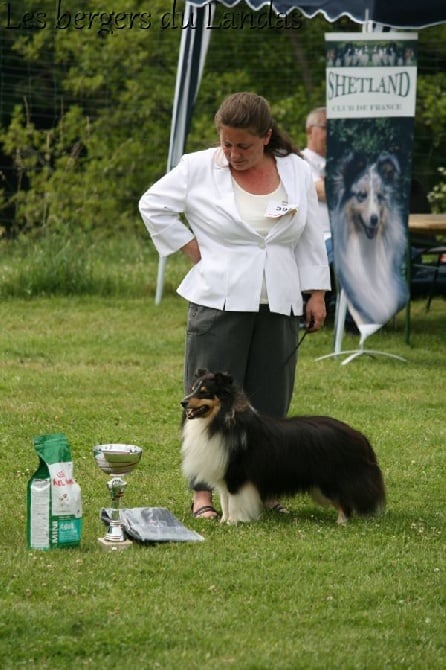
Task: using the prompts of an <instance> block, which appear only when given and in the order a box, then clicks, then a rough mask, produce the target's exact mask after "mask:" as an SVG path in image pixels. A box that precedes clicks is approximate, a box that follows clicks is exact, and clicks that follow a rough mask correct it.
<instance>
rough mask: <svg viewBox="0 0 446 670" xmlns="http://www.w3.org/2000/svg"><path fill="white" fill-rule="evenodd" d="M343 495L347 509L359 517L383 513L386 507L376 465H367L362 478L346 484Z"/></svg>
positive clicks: (383, 488)
mask: <svg viewBox="0 0 446 670" xmlns="http://www.w3.org/2000/svg"><path fill="white" fill-rule="evenodd" d="M344 495H345V496H346V501H345V502H346V506H347V508H350V509H351V510H352V511H353V510H354V511H355V512H356V514H358V515H359V516H369V515H372V514H379V513H381V512H383V511H384V509H385V507H386V489H385V486H384V479H383V475H382V472H381V470H380V468H379V466H378V464H377V463H368V464H367V467H366V469H365V470H364V473H363V476H362V477H360V478H358V479H354V480H351V481H350V482H349V483H348V485H347V487H346V490H345V491H344ZM342 506H343V505H342Z"/></svg>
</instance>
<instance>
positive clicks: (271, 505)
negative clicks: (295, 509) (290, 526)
mask: <svg viewBox="0 0 446 670" xmlns="http://www.w3.org/2000/svg"><path fill="white" fill-rule="evenodd" d="M265 507H266V509H267V510H269V511H270V512H278V513H279V514H289V513H290V510H289V509H287V508H286V507H284V506H283V505H282V503H280V502H279V501H278V500H268V501H267V502H266V503H265Z"/></svg>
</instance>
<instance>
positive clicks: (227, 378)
mask: <svg viewBox="0 0 446 670" xmlns="http://www.w3.org/2000/svg"><path fill="white" fill-rule="evenodd" d="M195 377H196V379H195V382H194V384H193V386H192V389H191V392H190V393H188V394H187V396H185V397H184V398H183V400H182V401H181V405H182V406H183V408H184V410H185V417H186V419H197V418H209V417H211V416H214V415H215V414H217V412H218V411H219V410H220V408H221V407H222V404H223V403H225V401H227V399H228V398H230V397H232V396H233V394H234V386H233V379H232V377H231V375H230V374H228V373H227V372H209V370H197V372H196V374H195Z"/></svg>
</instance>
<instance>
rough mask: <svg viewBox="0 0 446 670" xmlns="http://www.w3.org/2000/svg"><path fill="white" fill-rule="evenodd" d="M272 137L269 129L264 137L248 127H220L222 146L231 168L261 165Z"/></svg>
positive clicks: (239, 168)
mask: <svg viewBox="0 0 446 670" xmlns="http://www.w3.org/2000/svg"><path fill="white" fill-rule="evenodd" d="M270 137H271V130H268V132H267V133H266V135H265V136H264V137H259V136H258V135H254V134H253V133H252V132H250V131H249V130H247V129H246V128H231V127H230V126H222V127H221V128H220V146H221V148H222V150H223V153H224V155H225V157H226V160H227V161H228V163H229V165H230V166H231V168H233V169H234V170H249V169H250V168H252V167H255V166H257V165H260V163H261V162H262V161H263V157H264V149H265V146H266V145H267V144H268V142H269V140H270Z"/></svg>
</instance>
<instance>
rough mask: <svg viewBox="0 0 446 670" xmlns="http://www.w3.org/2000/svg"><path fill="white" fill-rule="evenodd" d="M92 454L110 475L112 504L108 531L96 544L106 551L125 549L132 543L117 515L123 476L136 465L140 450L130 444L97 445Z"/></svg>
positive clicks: (100, 466) (109, 485)
mask: <svg viewBox="0 0 446 670" xmlns="http://www.w3.org/2000/svg"><path fill="white" fill-rule="evenodd" d="M93 454H94V457H95V460H96V464H97V465H98V467H99V468H100V469H101V470H102V472H105V473H106V474H108V475H110V479H109V480H108V482H107V488H108V490H109V492H110V495H111V502H112V512H111V521H110V526H109V529H108V531H107V533H106V534H105V536H104V537H99V538H98V542H99V544H100V545H101V547H103V549H106V550H112V551H117V550H121V549H127V548H128V547H130V546H131V545H132V544H133V543H132V542H131V540H126V538H125V535H124V530H123V527H122V522H121V518H120V513H119V509H120V503H121V499H122V497H123V495H124V491H125V489H126V487H127V482H126V480H125V479H124V475H126V474H128V473H129V472H131V471H132V470H133V469H134V468H135V467H136V466H137V465H138V463H139V461H140V459H141V454H142V449H141V447H136V446H135V445H130V444H99V445H97V446H96V447H93Z"/></svg>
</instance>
